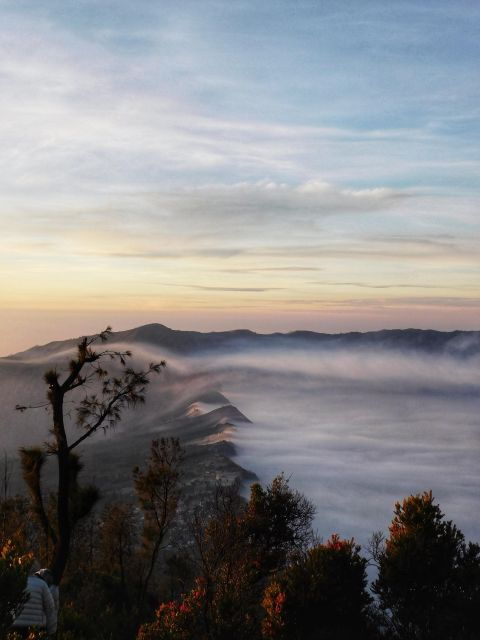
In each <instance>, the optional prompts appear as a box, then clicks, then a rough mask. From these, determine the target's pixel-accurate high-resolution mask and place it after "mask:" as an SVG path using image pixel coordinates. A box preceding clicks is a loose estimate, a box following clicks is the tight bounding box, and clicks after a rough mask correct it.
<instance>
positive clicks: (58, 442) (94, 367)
mask: <svg viewBox="0 0 480 640" xmlns="http://www.w3.org/2000/svg"><path fill="white" fill-rule="evenodd" d="M110 333H111V329H110V327H108V328H107V329H106V330H105V331H102V332H101V333H99V334H98V335H95V336H93V337H90V338H83V339H82V340H81V341H80V342H79V343H78V345H77V353H76V356H75V357H74V358H73V359H72V360H71V361H70V363H69V365H68V372H67V374H66V375H65V376H64V377H63V378H62V377H61V375H60V373H59V372H58V371H57V370H56V369H52V370H49V371H47V372H46V373H45V375H44V381H45V383H46V385H47V388H48V389H47V402H46V403H41V404H40V405H36V406H24V405H21V406H20V405H18V406H17V409H18V410H19V411H25V410H26V409H29V408H39V407H46V408H48V409H49V410H50V412H51V416H52V426H51V429H50V434H51V439H50V440H49V441H48V442H47V443H46V444H45V445H44V446H43V447H36V448H29V449H23V450H22V451H21V459H22V469H23V477H24V479H25V482H26V484H27V487H28V489H29V492H30V495H31V498H32V502H33V505H34V510H35V513H36V515H37V518H38V519H39V522H40V524H41V526H42V528H43V531H44V534H45V536H46V537H47V538H48V539H49V540H50V541H51V544H52V546H53V557H52V570H53V574H54V579H55V582H56V583H59V582H60V580H61V578H62V576H63V573H64V571H65V567H66V564H67V560H68V556H69V551H70V542H71V537H72V531H73V529H74V527H75V525H76V524H77V522H78V521H79V520H80V519H81V518H82V517H85V515H87V514H88V513H89V511H90V509H91V507H92V506H93V504H94V503H95V501H96V499H97V497H98V493H97V492H96V490H95V489H94V488H93V487H91V486H85V487H83V486H81V485H80V484H79V482H78V474H79V471H80V470H81V463H80V462H79V459H78V455H77V454H76V453H75V452H74V450H75V449H76V448H77V447H78V446H79V445H80V444H81V443H82V442H84V441H85V440H86V439H87V438H89V437H91V436H92V435H94V434H95V433H96V432H97V431H98V430H99V429H103V430H105V429H108V428H111V427H113V426H114V425H115V424H116V423H117V422H118V421H119V420H120V419H121V416H122V412H123V411H124V410H125V409H126V408H129V407H135V406H136V405H137V404H139V403H143V402H144V401H145V393H146V388H147V385H148V383H149V377H150V375H151V374H152V373H158V372H159V370H160V368H161V367H163V366H165V363H164V362H160V363H158V364H155V363H151V364H150V365H149V366H148V367H147V369H145V370H142V371H136V370H134V369H133V368H131V367H129V366H127V360H128V358H130V356H131V353H130V352H129V351H120V350H112V349H100V350H96V349H95V348H94V344H95V343H102V344H103V343H105V342H106V341H107V340H108V338H109V336H110ZM107 362H110V363H112V364H113V365H115V367H116V369H118V368H120V372H119V373H118V372H116V371H115V372H110V371H109V370H108V369H107V365H106V363H107ZM92 389H93V390H92ZM76 390H80V391H83V392H84V394H83V397H81V398H80V399H79V400H78V401H76V400H73V402H74V411H73V413H74V415H75V418H76V419H75V422H76V425H77V427H78V430H79V433H78V434H77V435H75V436H74V437H73V438H71V439H69V438H68V435H67V429H66V422H67V416H66V411H65V405H66V402H67V399H68V398H69V397H70V394H72V393H73V392H75V391H76ZM77 394H78V391H77ZM46 454H48V455H53V456H55V457H56V460H57V491H56V494H55V498H54V499H55V503H56V504H55V514H54V516H53V517H52V516H51V514H49V513H48V510H47V509H46V507H45V504H44V499H43V492H42V469H43V466H44V463H45V455H46Z"/></svg>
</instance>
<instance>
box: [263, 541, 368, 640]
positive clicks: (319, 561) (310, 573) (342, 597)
mask: <svg viewBox="0 0 480 640" xmlns="http://www.w3.org/2000/svg"><path fill="white" fill-rule="evenodd" d="M366 562H367V561H366V560H365V559H364V558H362V557H361V556H360V547H359V546H358V545H356V544H355V542H354V540H341V539H340V538H339V536H337V535H333V536H332V537H331V538H330V540H328V541H327V542H326V543H325V544H317V545H315V546H314V547H312V548H310V549H308V550H307V551H306V552H305V553H299V554H297V555H296V557H295V558H294V559H293V560H292V562H291V563H290V564H289V566H288V567H286V569H284V571H282V572H281V573H280V574H279V575H277V576H276V577H275V578H274V580H273V581H272V582H271V583H270V585H269V586H268V587H267V589H266V591H265V594H264V598H263V601H262V605H263V608H264V609H265V614H266V615H265V618H264V620H263V622H262V630H263V636H264V637H265V638H269V639H271V640H316V639H317V638H322V640H323V639H324V640H350V638H353V637H355V638H357V639H358V640H360V639H361V638H366V637H367V630H368V613H369V605H370V602H371V597H370V596H369V594H368V593H367V590H366V587H367V577H366Z"/></svg>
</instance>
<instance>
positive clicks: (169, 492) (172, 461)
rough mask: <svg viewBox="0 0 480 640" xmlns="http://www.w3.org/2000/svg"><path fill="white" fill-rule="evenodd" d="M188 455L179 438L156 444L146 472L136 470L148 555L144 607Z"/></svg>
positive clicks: (143, 596)
mask: <svg viewBox="0 0 480 640" xmlns="http://www.w3.org/2000/svg"><path fill="white" fill-rule="evenodd" d="M183 459H184V451H183V449H182V447H181V446H180V441H179V440H178V438H161V439H160V440H153V441H152V444H151V447H150V455H149V458H148V466H147V468H146V470H145V471H142V470H141V469H139V468H138V467H135V468H134V470H133V478H134V484H135V491H136V493H137V496H138V499H139V502H140V506H141V508H142V511H143V514H144V521H143V540H144V546H145V550H146V551H147V557H148V561H147V568H146V574H145V577H144V578H143V581H142V587H141V592H140V606H142V604H143V602H144V600H145V596H146V593H147V590H148V585H149V583H150V580H151V578H152V575H153V572H154V569H155V565H156V563H157V559H158V556H159V553H160V551H161V549H162V544H163V543H164V541H165V537H166V535H167V533H168V531H169V529H170V527H171V525H172V523H173V519H174V517H175V514H176V511H177V506H178V501H179V498H180V485H179V481H180V467H181V465H182V462H183Z"/></svg>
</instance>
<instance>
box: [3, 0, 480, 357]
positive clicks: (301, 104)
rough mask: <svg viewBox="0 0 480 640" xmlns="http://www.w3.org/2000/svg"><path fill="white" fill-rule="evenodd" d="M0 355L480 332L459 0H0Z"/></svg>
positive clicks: (464, 23) (478, 186) (471, 35)
mask: <svg viewBox="0 0 480 640" xmlns="http://www.w3.org/2000/svg"><path fill="white" fill-rule="evenodd" d="M0 13H1V20H0V25H1V27H0V29H1V36H2V37H1V39H0V85H1V91H0V96H1V97H0V115H1V117H0V132H1V139H2V144H1V146H0V164H1V167H2V170H1V172H0V185H1V189H0V194H1V202H0V219H1V229H2V236H1V237H2V251H1V252H0V307H1V308H0V322H1V324H2V338H1V341H0V354H6V353H9V352H12V351H15V350H18V349H20V348H26V347H28V346H31V345H32V344H34V343H39V342H45V341H47V340H51V339H56V338H58V339H60V338H64V337H69V336H72V335H79V334H81V333H84V332H89V331H94V330H96V329H100V328H101V327H102V326H103V325H105V324H107V323H110V324H113V325H114V328H115V329H121V328H127V327H130V326H135V325H137V324H142V323H145V322H162V323H164V324H168V325H170V326H173V327H174V328H183V329H186V328H189V329H200V330H208V329H212V330H215V329H228V328H238V327H248V328H252V329H256V330H260V331H272V330H282V331H288V330H292V329H298V328H309V329H313V330H320V331H344V330H351V329H360V330H367V329H379V328H383V327H407V326H417V327H433V328H438V329H453V328H465V329H468V328H470V329H471V328H477V329H478V328H480V327H479V322H478V318H479V311H480V297H479V284H480V260H479V255H480V222H479V202H480V198H479V194H480V181H479V173H480V171H479V167H480V164H479V161H480V158H479V155H480V154H479V133H480V125H479V111H480V107H479V105H480V96H479V93H480V71H479V67H478V60H479V58H480V39H479V38H478V33H479V32H480V4H479V3H478V2H476V1H475V0H470V1H466V0H463V1H462V0H458V1H457V2H450V1H449V0H434V1H433V0H432V1H430V0H425V1H424V2H418V1H417V0H411V1H408V0H398V1H396V2H385V1H384V0H379V1H378V2H377V1H376V0H365V2H358V1H357V0H350V1H349V0H331V1H330V0H311V1H307V0H298V1H294V0H263V1H262V2H258V1H254V0H233V1H232V0H229V1H227V0H202V2H198V0H162V1H161V2H155V1H153V0H136V1H135V2H133V1H132V0H115V1H114V0H102V1H101V2H98V0H42V2H38V0H9V1H7V0H0Z"/></svg>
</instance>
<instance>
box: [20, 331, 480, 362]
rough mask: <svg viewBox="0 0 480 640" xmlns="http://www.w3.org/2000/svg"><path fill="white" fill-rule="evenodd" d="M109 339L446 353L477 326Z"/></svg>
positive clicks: (477, 336)
mask: <svg viewBox="0 0 480 640" xmlns="http://www.w3.org/2000/svg"><path fill="white" fill-rule="evenodd" d="M77 342H78V338H75V339H70V340H64V341H59V342H50V343H49V344H46V345H43V346H36V347H33V348H31V349H28V350H27V351H24V352H22V353H18V354H15V355H14V356H9V359H20V360H23V359H34V358H40V357H42V358H43V357H45V356H48V355H54V354H56V353H59V352H61V351H67V350H69V349H71V348H74V347H75V345H76V344H77ZM109 343H110V344H115V343H123V344H127V345H129V344H131V345H142V344H144V345H148V346H154V347H160V348H162V349H165V350H167V351H170V352H173V353H178V354H183V355H187V354H195V353H201V352H202V351H211V350H215V351H228V350H235V351H237V350H239V349H259V348H260V349H262V348H265V349H268V348H272V347H275V348H289V349H291V348H305V347H306V346H308V347H315V348H322V349H332V348H333V349H335V348H341V349H364V348H368V349H371V348H375V349H391V350H401V351H410V350H415V351H420V352H423V353H434V354H440V353H448V354H450V355H457V356H463V357H465V356H466V357H468V356H472V355H475V354H478V353H480V331H434V330H432V329H428V330H424V329H389V330H387V329H384V330H381V331H368V332H365V333H362V332H358V331H355V332H350V333H338V334H330V333H316V332H314V331H294V332H292V333H272V334H261V333H255V332H254V331H249V330H247V329H238V330H235V331H220V332H208V333H201V332H199V331H179V330H176V329H170V328H169V327H166V326H165V325H162V324H147V325H144V326H141V327H137V328H135V329H129V330H127V331H118V332H114V333H113V334H112V336H111V338H110V340H109Z"/></svg>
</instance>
